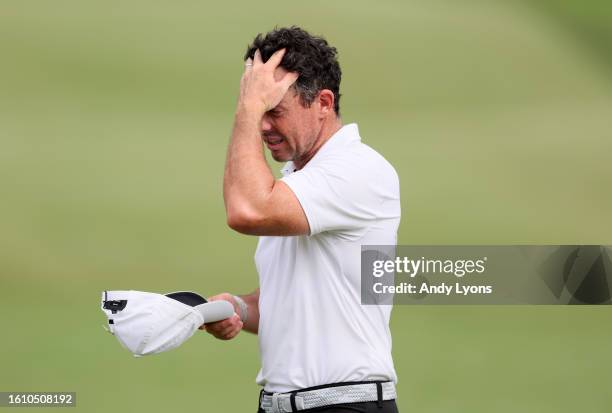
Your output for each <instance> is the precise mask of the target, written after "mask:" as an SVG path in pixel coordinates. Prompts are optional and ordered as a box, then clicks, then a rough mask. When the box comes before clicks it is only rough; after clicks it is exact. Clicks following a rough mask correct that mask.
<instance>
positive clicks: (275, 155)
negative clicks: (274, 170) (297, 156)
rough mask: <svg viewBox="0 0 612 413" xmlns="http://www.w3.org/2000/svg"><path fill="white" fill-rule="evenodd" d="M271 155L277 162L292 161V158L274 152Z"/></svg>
mask: <svg viewBox="0 0 612 413" xmlns="http://www.w3.org/2000/svg"><path fill="white" fill-rule="evenodd" d="M270 155H272V159H274V160H275V161H276V162H288V161H290V160H291V157H290V156H288V155H287V154H282V153H274V152H272V153H271V154H270Z"/></svg>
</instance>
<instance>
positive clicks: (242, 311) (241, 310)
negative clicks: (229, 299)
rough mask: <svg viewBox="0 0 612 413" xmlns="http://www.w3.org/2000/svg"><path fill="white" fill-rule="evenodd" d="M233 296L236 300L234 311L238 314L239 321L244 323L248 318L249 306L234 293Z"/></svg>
mask: <svg viewBox="0 0 612 413" xmlns="http://www.w3.org/2000/svg"><path fill="white" fill-rule="evenodd" d="M233 298H234V301H235V302H236V307H238V308H237V311H236V313H237V314H238V315H239V316H240V321H242V322H243V323H246V321H247V319H248V318H249V307H248V306H247V304H246V303H245V302H244V300H243V299H242V298H241V297H239V296H237V295H235V296H233Z"/></svg>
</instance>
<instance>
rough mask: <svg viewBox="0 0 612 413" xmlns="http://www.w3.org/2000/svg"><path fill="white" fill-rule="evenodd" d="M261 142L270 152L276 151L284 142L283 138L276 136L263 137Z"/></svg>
mask: <svg viewBox="0 0 612 413" xmlns="http://www.w3.org/2000/svg"><path fill="white" fill-rule="evenodd" d="M263 140H264V142H265V143H266V146H267V147H268V149H270V150H273V149H277V148H278V147H279V146H281V145H282V144H283V142H285V138H283V137H282V136H278V135H267V136H264V138H263Z"/></svg>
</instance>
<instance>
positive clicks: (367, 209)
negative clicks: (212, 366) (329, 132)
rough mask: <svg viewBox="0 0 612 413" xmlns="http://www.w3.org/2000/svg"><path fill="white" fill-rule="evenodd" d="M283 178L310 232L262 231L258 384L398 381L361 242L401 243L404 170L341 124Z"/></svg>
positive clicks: (277, 388) (288, 386)
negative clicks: (367, 287)
mask: <svg viewBox="0 0 612 413" xmlns="http://www.w3.org/2000/svg"><path fill="white" fill-rule="evenodd" d="M283 175H284V176H283V178H282V181H283V182H285V183H286V184H287V185H288V186H289V187H290V188H291V189H292V190H293V192H294V193H295V195H296V197H297V198H298V200H299V201H300V204H301V205H302V208H303V209H304V212H305V214H306V218H307V219H308V223H309V224H310V231H311V233H310V235H308V236H292V237H260V239H259V244H258V246H257V251H256V253H255V263H256V266H257V271H258V273H259V284H260V296H259V311H260V318H259V345H260V353H261V362H262V366H261V370H260V372H259V374H258V376H257V383H258V384H260V385H262V386H264V389H265V390H266V391H269V392H286V391H291V390H296V389H300V388H305V387H312V386H317V385H322V384H330V383H337V382H345V381H365V380H392V381H397V377H396V374H395V370H394V368H393V360H392V358H391V333H390V330H389V318H390V315H391V306H374V305H367V306H366V305H361V291H360V284H361V279H360V278H361V275H360V274H361V269H360V267H361V265H360V257H361V245H362V244H363V245H368V244H369V245H383V244H384V245H395V244H396V241H397V228H398V225H399V221H400V197H399V179H398V176H397V173H396V172H395V170H394V169H393V167H392V166H391V164H389V162H387V161H386V160H385V159H384V158H383V157H382V156H381V155H380V154H378V153H377V152H376V151H374V150H373V149H372V148H370V147H369V146H367V145H365V144H363V143H362V142H361V138H360V137H359V131H358V129H357V125H356V124H349V125H346V126H344V127H342V128H341V129H340V130H339V131H338V132H336V133H335V134H334V135H333V136H332V137H331V138H330V139H329V140H328V141H327V142H326V143H325V144H324V145H323V146H322V147H321V148H320V149H319V151H318V152H317V153H316V154H315V156H314V157H313V158H312V159H311V160H310V161H309V162H308V163H307V164H306V165H305V166H304V168H302V169H301V170H299V171H297V172H294V166H293V163H292V162H288V163H287V164H286V165H285V167H284V168H283Z"/></svg>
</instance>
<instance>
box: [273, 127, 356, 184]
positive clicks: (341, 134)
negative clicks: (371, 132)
mask: <svg viewBox="0 0 612 413" xmlns="http://www.w3.org/2000/svg"><path fill="white" fill-rule="evenodd" d="M359 141H361V137H360V136H359V128H358V127H357V124H356V123H349V124H348V125H344V126H342V127H341V128H340V129H338V130H337V131H336V133H334V134H333V135H332V136H331V138H329V139H328V140H327V142H325V143H324V144H323V146H321V147H320V148H319V150H318V151H317V153H315V155H314V156H313V157H312V159H311V160H310V161H308V163H307V164H306V165H305V166H304V168H306V167H307V166H308V164H309V163H311V162H312V161H313V160H314V159H315V158H316V157H318V156H320V155H321V154H323V153H326V152H329V151H332V150H337V149H339V148H342V147H344V146H347V145H348V144H350V143H352V142H359ZM293 172H295V165H294V164H293V161H289V162H287V163H286V164H285V165H284V166H283V168H282V169H281V173H282V174H283V176H287V175H290V174H292V173H293Z"/></svg>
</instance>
